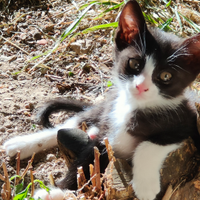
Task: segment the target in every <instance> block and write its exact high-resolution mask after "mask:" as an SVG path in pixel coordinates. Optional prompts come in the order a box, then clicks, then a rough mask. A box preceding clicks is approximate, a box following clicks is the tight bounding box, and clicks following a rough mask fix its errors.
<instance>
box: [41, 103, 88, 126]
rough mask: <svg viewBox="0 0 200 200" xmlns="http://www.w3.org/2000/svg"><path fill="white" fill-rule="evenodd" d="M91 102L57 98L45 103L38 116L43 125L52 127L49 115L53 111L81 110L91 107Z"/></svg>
mask: <svg viewBox="0 0 200 200" xmlns="http://www.w3.org/2000/svg"><path fill="white" fill-rule="evenodd" d="M90 106H91V104H89V103H85V102H82V101H77V100H66V99H55V100H52V101H49V102H47V103H46V104H45V106H44V107H43V109H42V110H41V111H40V112H39V113H38V118H39V120H40V123H41V125H43V126H44V127H46V128H52V127H53V125H52V124H51V122H50V121H49V116H50V115H51V114H52V113H55V112H58V111H61V110H64V111H72V112H81V111H84V110H85V109H86V108H88V107H90Z"/></svg>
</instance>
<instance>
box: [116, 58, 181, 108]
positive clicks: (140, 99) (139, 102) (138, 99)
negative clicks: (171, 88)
mask: <svg viewBox="0 0 200 200" xmlns="http://www.w3.org/2000/svg"><path fill="white" fill-rule="evenodd" d="M154 69H155V64H154V60H153V57H151V56H149V57H147V59H146V64H145V67H144V70H143V71H142V73H141V74H140V75H139V76H134V77H133V78H132V79H130V80H126V81H123V80H122V81H121V80H120V79H118V80H117V82H116V83H117V87H118V88H119V95H118V99H117V103H118V102H121V101H123V105H124V104H127V103H128V104H130V106H131V109H132V110H135V109H144V108H150V109H155V108H156V109H159V108H160V109H165V108H174V109H175V108H176V107H177V106H178V105H179V104H180V103H181V102H182V100H183V99H184V98H185V97H184V95H180V96H179V97H176V98H174V99H166V98H164V97H163V96H162V95H161V94H159V89H158V87H157V86H156V85H155V84H154V83H153V82H152V74H153V70H154ZM141 83H143V84H144V85H145V86H146V87H147V88H148V89H149V90H148V91H147V92H143V93H142V94H139V91H138V90H137V88H136V85H138V84H141ZM122 91H123V92H122ZM122 93H124V94H123V95H125V96H126V97H122V95H121V94H122Z"/></svg>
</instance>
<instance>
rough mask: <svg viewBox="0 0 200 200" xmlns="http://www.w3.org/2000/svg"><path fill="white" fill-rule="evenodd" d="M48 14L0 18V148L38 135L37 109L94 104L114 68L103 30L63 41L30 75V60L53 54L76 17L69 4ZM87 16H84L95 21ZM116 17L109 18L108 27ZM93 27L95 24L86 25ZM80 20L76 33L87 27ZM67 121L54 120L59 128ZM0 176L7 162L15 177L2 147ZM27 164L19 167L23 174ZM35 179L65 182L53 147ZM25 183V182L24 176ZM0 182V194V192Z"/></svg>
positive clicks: (31, 11)
mask: <svg viewBox="0 0 200 200" xmlns="http://www.w3.org/2000/svg"><path fill="white" fill-rule="evenodd" d="M51 2H52V4H51V7H50V9H49V10H47V9H46V10H45V9H44V8H43V7H41V8H37V9H35V8H34V7H28V6H27V7H24V8H19V9H18V10H16V11H14V12H11V13H10V14H5V15H1V19H0V21H1V26H0V32H1V36H2V37H1V38H0V145H2V144H3V143H4V142H5V141H6V140H7V139H9V138H12V137H14V136H18V135H24V134H29V133H32V132H37V131H38V130H40V129H42V126H41V125H39V124H38V122H37V120H36V113H37V111H38V110H39V109H38V108H39V107H40V106H41V105H42V104H43V103H44V102H46V101H48V100H50V99H53V98H57V97H63V98H69V97H70V98H75V99H80V100H83V101H90V102H95V101H96V100H95V99H98V98H97V97H99V99H101V98H102V97H103V96H104V93H105V92H106V90H107V81H109V80H110V68H112V53H111V52H112V41H111V40H112V38H111V36H112V30H101V31H96V32H93V33H91V34H87V35H81V36H79V37H77V38H76V42H77V41H78V44H76V43H75V44H74V43H72V44H69V43H68V42H69V41H68V40H65V41H64V42H63V43H62V44H61V45H60V46H59V48H58V49H57V50H56V51H55V53H53V54H52V55H51V56H50V57H49V58H47V59H46V61H45V62H43V63H44V65H42V66H41V65H40V66H39V67H37V68H34V69H32V67H33V66H34V64H35V63H37V62H39V61H38V60H36V61H34V60H33V61H29V60H30V59H31V58H32V57H33V56H37V55H40V54H42V53H44V52H45V51H47V50H49V49H52V47H53V46H54V44H55V41H56V40H57V39H58V38H59V37H60V35H61V34H62V33H63V31H64V30H65V29H66V28H67V27H68V26H69V24H71V23H72V21H73V20H74V19H75V18H76V17H77V16H78V14H79V11H78V10H77V9H76V6H75V5H73V4H69V3H68V2H67V1H51ZM76 3H77V5H79V4H83V2H81V1H76ZM93 14H94V13H92V11H91V13H90V12H89V14H88V15H91V17H92V16H93ZM112 20H114V16H113V17H110V19H109V21H110V22H112ZM89 23H91V24H92V25H95V23H97V22H95V21H90V22H89ZM91 24H88V21H86V20H83V21H82V22H81V25H80V26H79V29H80V30H82V29H85V28H87V27H88V26H89V25H91ZM28 61H29V62H28ZM67 117H68V116H67V115H65V114H63V113H61V114H60V113H59V114H55V115H54V116H53V118H54V122H55V123H61V122H62V121H63V120H64V119H66V118H67ZM0 148H1V152H0V174H2V175H3V170H2V162H6V165H7V169H8V172H9V176H12V175H14V174H15V169H16V161H15V159H11V158H9V157H8V156H6V155H5V152H4V151H3V150H2V146H0ZM28 160H29V159H26V160H23V161H21V172H20V173H22V172H23V170H24V168H25V167H26V165H27V162H28ZM33 168H34V176H35V179H40V180H43V181H44V183H45V184H49V178H48V176H49V173H52V174H53V177H54V178H55V180H57V179H59V178H61V177H63V176H64V174H65V171H66V166H65V162H64V160H63V159H62V158H61V157H60V154H59V150H58V148H57V147H55V148H54V149H51V150H48V151H44V152H42V153H41V154H39V155H36V157H35V159H34V162H33ZM27 179H29V177H28V176H27ZM2 183H3V182H2V181H1V180H0V188H1V186H2Z"/></svg>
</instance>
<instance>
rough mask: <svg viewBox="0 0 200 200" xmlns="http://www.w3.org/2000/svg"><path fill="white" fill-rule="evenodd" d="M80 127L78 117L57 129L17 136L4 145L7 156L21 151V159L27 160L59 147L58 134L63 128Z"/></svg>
mask: <svg viewBox="0 0 200 200" xmlns="http://www.w3.org/2000/svg"><path fill="white" fill-rule="evenodd" d="M77 126H78V117H72V118H70V119H68V120H67V121H66V122H65V123H64V124H62V125H59V126H57V127H55V128H50V129H44V130H42V131H39V132H37V133H33V134H29V135H24V136H17V137H14V138H12V139H10V140H8V141H6V142H5V143H4V145H3V147H4V149H5V150H6V153H7V155H9V156H11V157H12V156H14V155H15V154H16V153H17V151H18V150H20V152H21V153H20V159H24V158H27V157H29V156H31V155H32V154H33V152H35V153H38V152H40V151H42V150H44V149H49V148H51V147H53V146H56V145H57V132H58V130H59V129H62V128H76V127H77Z"/></svg>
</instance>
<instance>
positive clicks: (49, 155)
mask: <svg viewBox="0 0 200 200" xmlns="http://www.w3.org/2000/svg"><path fill="white" fill-rule="evenodd" d="M46 160H47V161H52V160H56V156H55V155H54V154H48V155H47V158H46Z"/></svg>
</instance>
